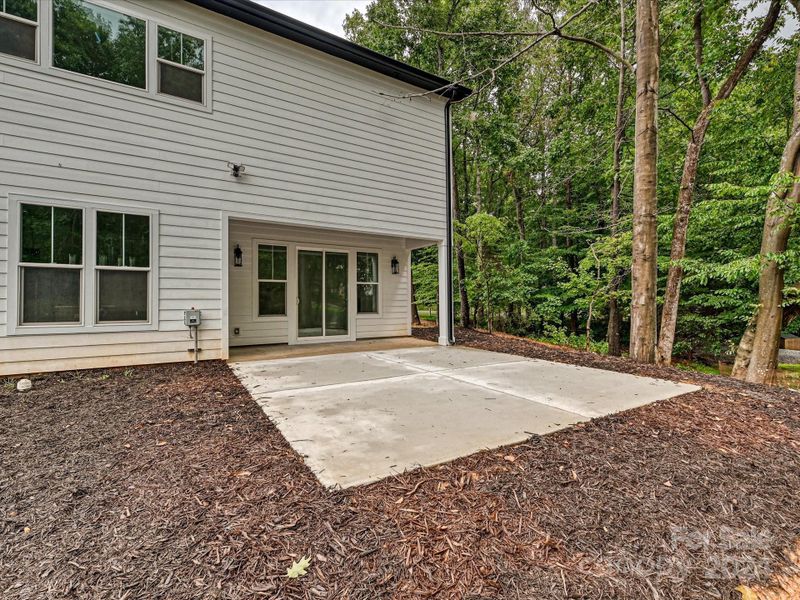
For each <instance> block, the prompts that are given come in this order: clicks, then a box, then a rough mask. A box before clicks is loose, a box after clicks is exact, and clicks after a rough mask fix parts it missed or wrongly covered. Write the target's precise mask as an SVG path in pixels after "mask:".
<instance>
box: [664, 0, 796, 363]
mask: <svg viewBox="0 0 800 600" xmlns="http://www.w3.org/2000/svg"><path fill="white" fill-rule="evenodd" d="M780 11H781V1H780V0H772V2H771V4H770V8H769V11H768V13H767V16H766V17H764V22H763V23H762V24H761V27H760V28H759V30H758V32H757V33H756V35H755V37H754V38H753V40H752V41H751V42H750V44H749V45H748V46H747V48H746V49H745V51H744V52H743V53H742V55H741V56H740V57H739V60H737V61H736V65H735V66H734V68H733V70H732V71H731V73H730V74H729V75H728V77H727V79H726V80H725V82H724V83H723V84H722V86H721V87H720V89H719V91H718V92H717V95H716V96H715V97H714V99H713V100H709V98H710V95H711V92H710V90H709V87H708V83H707V82H706V79H705V76H704V74H703V32H702V11H698V12H697V13H696V14H695V19H694V40H695V64H696V67H697V73H698V80H699V82H700V90H701V94H702V97H703V101H704V103H705V106H704V107H703V110H702V111H701V112H700V115H699V116H698V117H697V121H695V124H694V127H693V128H692V137H691V139H690V140H689V145H688V146H687V148H686V156H685V158H684V160H683V174H682V175H681V187H680V191H679V192H678V206H677V209H676V211H675V223H674V225H673V230H672V246H671V248H670V256H669V258H670V267H669V274H668V275H667V288H666V291H665V293H664V307H663V310H662V312H661V331H660V333H659V341H658V349H657V353H656V358H657V361H658V363H659V364H664V365H668V364H670V363H671V362H672V348H673V346H674V344H675V325H676V324H677V322H678V304H679V303H680V294H681V282H682V280H683V268H682V267H681V266H680V265H679V264H678V263H679V261H681V260H683V258H684V257H685V256H686V232H687V230H688V228H689V214H690V213H691V210H692V201H693V200H694V190H695V184H696V182H697V169H698V167H699V165H700V154H701V152H702V150H703V143H704V142H705V136H706V131H707V130H708V126H709V125H710V124H711V117H712V113H713V111H714V108H715V107H716V106H717V104H719V103H720V102H721V101H723V100H726V99H727V98H729V97H730V95H731V94H732V93H733V90H734V89H736V86H737V85H738V83H739V82H740V81H741V80H742V77H744V74H745V73H746V72H747V68H748V66H749V65H750V63H751V62H752V61H753V59H754V58H755V57H756V55H757V54H758V53H759V51H760V50H761V48H762V47H763V45H764V42H766V41H767V38H768V37H769V36H770V34H771V33H772V31H773V30H774V29H775V24H776V23H777V21H778V16H779V15H780Z"/></svg>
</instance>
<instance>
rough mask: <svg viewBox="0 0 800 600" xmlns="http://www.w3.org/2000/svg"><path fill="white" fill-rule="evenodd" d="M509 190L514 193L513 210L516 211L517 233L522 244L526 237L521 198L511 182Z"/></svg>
mask: <svg viewBox="0 0 800 600" xmlns="http://www.w3.org/2000/svg"><path fill="white" fill-rule="evenodd" d="M511 189H512V190H513V192H514V208H515V209H516V216H517V233H518V234H519V241H520V242H524V241H525V238H526V235H525V210H524V208H525V207H524V205H523V203H522V196H521V195H520V193H519V190H518V189H517V187H516V186H515V185H514V183H513V181H512V183H511Z"/></svg>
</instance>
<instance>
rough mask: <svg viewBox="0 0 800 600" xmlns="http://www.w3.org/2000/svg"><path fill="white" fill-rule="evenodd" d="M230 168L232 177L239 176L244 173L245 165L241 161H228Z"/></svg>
mask: <svg viewBox="0 0 800 600" xmlns="http://www.w3.org/2000/svg"><path fill="white" fill-rule="evenodd" d="M228 168H229V169H230V170H231V177H236V178H239V177H241V176H242V175H244V170H245V169H244V165H243V164H241V163H239V164H237V163H232V162H229V163H228Z"/></svg>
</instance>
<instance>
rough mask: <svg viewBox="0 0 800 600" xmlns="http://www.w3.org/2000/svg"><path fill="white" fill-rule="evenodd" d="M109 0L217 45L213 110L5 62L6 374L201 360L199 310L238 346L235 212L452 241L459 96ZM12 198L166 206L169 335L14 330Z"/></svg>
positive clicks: (1, 108)
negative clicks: (452, 140)
mask: <svg viewBox="0 0 800 600" xmlns="http://www.w3.org/2000/svg"><path fill="white" fill-rule="evenodd" d="M106 3H107V4H113V5H115V6H118V7H119V9H120V10H122V11H125V10H128V11H131V12H133V13H135V14H137V15H138V16H145V17H149V18H152V19H154V20H156V21H158V22H159V23H162V24H164V25H166V26H171V27H174V28H176V29H178V30H180V29H182V28H183V29H185V30H188V31H189V32H197V33H199V34H201V35H204V36H205V37H207V38H210V40H211V45H210V48H209V49H208V58H209V59H210V62H209V64H210V69H209V71H208V76H209V77H211V85H210V91H211V98H210V103H209V107H208V109H204V108H195V107H190V106H184V105H182V104H180V103H176V102H169V101H165V100H164V99H162V98H158V97H153V96H150V95H147V94H145V93H140V92H139V91H137V90H132V89H129V88H125V87H124V86H119V85H115V84H111V83H107V82H99V81H95V80H92V79H91V78H88V77H84V76H80V75H76V74H71V73H63V72H59V71H57V70H55V69H52V68H49V67H47V66H46V65H45V64H44V63H43V64H42V65H35V64H30V63H26V62H24V61H19V60H15V59H12V58H9V57H5V56H1V55H0V374H16V373H25V372H33V371H46V370H56V369H72V368H83V367H92V366H114V365H127V364H141V363H155V362H166V361H178V360H187V359H189V358H191V355H190V354H189V353H188V352H187V349H188V348H190V347H191V345H192V344H191V340H189V338H188V332H187V329H186V328H185V327H184V326H183V310H184V309H186V308H190V307H192V306H194V307H196V308H200V309H201V310H202V311H203V325H202V327H201V330H200V332H201V338H200V345H201V347H202V349H203V353H202V355H201V357H202V358H204V359H206V358H218V357H221V356H224V352H225V349H224V348H223V346H224V336H223V335H222V328H223V322H224V320H225V315H223V300H222V297H223V293H224V288H225V286H226V285H227V283H226V282H223V261H227V260H228V259H229V257H228V256H227V253H228V248H227V247H226V248H223V243H224V239H225V233H224V232H223V226H222V224H223V222H224V216H225V215H233V216H235V217H237V218H242V219H246V218H248V217H250V218H253V219H261V220H268V221H270V222H272V223H278V224H285V225H289V226H302V227H315V228H323V229H328V230H331V231H347V232H352V233H360V234H364V235H372V236H383V237H392V238H395V239H397V240H398V245H399V246H401V247H402V246H403V241H402V240H403V239H412V238H413V239H414V240H417V242H419V241H420V240H425V241H430V242H431V243H434V242H436V241H438V240H442V239H444V238H445V228H446V215H445V202H446V200H445V186H446V183H445V182H446V178H445V162H446V161H445V125H444V100H443V99H441V98H439V97H437V96H422V97H412V98H399V97H398V96H402V95H407V94H414V93H418V92H419V91H420V90H418V89H416V88H413V87H411V86H408V85H406V84H403V83H401V82H399V81H396V80H394V79H391V78H388V77H385V76H382V75H380V74H377V73H374V72H372V71H369V70H367V69H364V68H362V67H359V66H357V65H354V64H351V63H348V62H346V61H343V60H341V59H337V58H334V57H331V56H328V55H326V54H324V53H322V52H318V51H315V50H312V49H310V48H307V47H305V46H302V45H300V44H297V43H294V42H290V41H288V40H285V39H283V38H280V37H277V36H274V35H272V34H268V33H266V32H263V31H261V30H258V29H255V28H252V27H249V26H247V25H244V24H242V23H239V22H237V21H234V20H231V19H227V18H225V17H223V16H221V15H217V14H214V13H211V12H208V11H205V10H203V9H201V8H198V7H196V6H194V5H190V4H187V3H185V2H182V1H180V0H164V1H160V2H158V3H154V2H146V1H136V2H133V1H123V0H115V1H114V2H106ZM46 6H49V3H48V2H46V1H44V0H43V1H42V7H43V10H44V9H45V7H46ZM44 62H46V61H44ZM209 109H210V110H209ZM228 162H237V163H244V165H245V166H246V173H245V175H244V177H242V178H240V179H238V180H237V179H234V178H232V177H231V176H230V172H229V169H228V167H227V163H228ZM10 195H11V196H17V195H18V196H19V197H23V196H24V195H29V196H32V197H36V198H38V199H52V200H54V201H58V200H68V201H73V202H86V203H90V204H91V205H98V206H99V205H109V206H111V207H114V208H117V209H122V208H123V207H130V208H132V209H136V208H139V209H146V210H151V211H156V212H157V214H158V224H159V225H158V248H157V249H156V252H155V254H156V255H157V257H158V283H157V286H156V287H155V288H154V292H155V293H156V294H157V299H158V300H157V302H158V328H157V330H142V331H135V332H124V333H101V332H88V333H72V334H69V333H63V334H53V335H22V334H21V333H20V332H18V333H17V334H15V335H9V331H8V327H7V324H8V323H9V315H8V295H9V294H16V293H18V292H17V290H9V289H8V280H9V278H8V269H9V248H8V229H9V226H10V224H9V222H8V220H9V210H8V207H9V196H10ZM15 226H18V223H17V224H15ZM92 233H93V232H87V234H89V235H91V234H92ZM417 245H419V244H417ZM398 258H399V257H398ZM87 274H88V273H87ZM364 331H365V332H366V331H367V326H366V325H365V329H364Z"/></svg>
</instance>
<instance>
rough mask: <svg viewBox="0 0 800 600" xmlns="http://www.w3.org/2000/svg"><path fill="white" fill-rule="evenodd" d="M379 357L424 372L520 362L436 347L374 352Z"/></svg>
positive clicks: (515, 358) (507, 356) (509, 357)
mask: <svg viewBox="0 0 800 600" xmlns="http://www.w3.org/2000/svg"><path fill="white" fill-rule="evenodd" d="M373 356H378V357H381V358H384V359H386V360H390V361H393V362H396V363H398V364H403V365H408V366H412V367H415V368H417V369H421V370H423V371H447V370H452V369H464V368H467V367H476V366H486V365H499V364H502V363H512V362H519V361H520V360H521V359H520V357H519V356H514V355H512V354H501V353H499V352H484V351H482V350H475V349H474V348H461V347H459V346H449V347H445V346H434V347H431V348H406V349H403V350H393V351H384V352H374V353H373Z"/></svg>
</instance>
